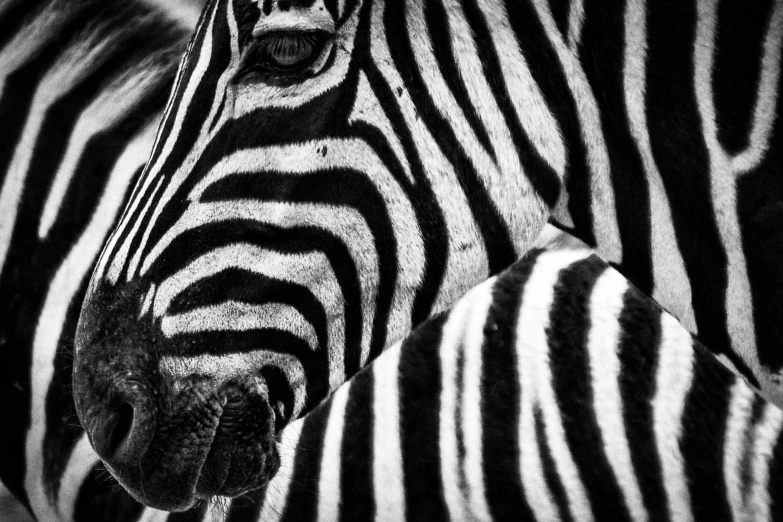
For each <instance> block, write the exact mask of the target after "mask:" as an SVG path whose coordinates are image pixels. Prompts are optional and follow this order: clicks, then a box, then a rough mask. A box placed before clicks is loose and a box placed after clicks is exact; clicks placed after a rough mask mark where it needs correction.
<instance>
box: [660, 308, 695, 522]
mask: <svg viewBox="0 0 783 522" xmlns="http://www.w3.org/2000/svg"><path fill="white" fill-rule="evenodd" d="M692 379H693V344H692V340H691V336H690V334H689V333H688V332H687V331H686V330H685V329H684V328H683V327H682V326H681V325H680V323H678V322H677V320H676V319H674V318H673V317H672V316H670V315H669V314H667V313H663V314H662V315H661V348H660V355H659V360H658V375H657V378H656V393H655V398H653V431H654V433H655V446H656V449H657V451H658V456H659V457H660V460H661V468H662V472H663V477H662V482H663V486H664V489H665V491H666V497H667V501H668V508H669V517H670V518H671V519H673V520H681V521H683V522H688V521H690V520H693V513H691V499H690V492H689V491H688V479H687V476H686V475H685V462H684V460H683V456H682V453H681V451H680V436H681V435H682V414H683V411H684V409H685V401H686V399H687V395H688V392H689V390H690V387H691V381H692Z"/></svg>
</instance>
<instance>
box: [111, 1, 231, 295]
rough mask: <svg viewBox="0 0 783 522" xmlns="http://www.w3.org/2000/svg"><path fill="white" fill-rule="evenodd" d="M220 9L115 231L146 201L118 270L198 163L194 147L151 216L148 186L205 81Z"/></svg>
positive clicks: (116, 259)
mask: <svg viewBox="0 0 783 522" xmlns="http://www.w3.org/2000/svg"><path fill="white" fill-rule="evenodd" d="M217 4H218V2H215V3H214V4H213V5H217ZM216 13H217V8H213V10H212V15H211V17H210V18H209V26H208V27H207V28H206V29H205V30H206V34H205V36H204V41H203V45H202V47H201V49H200V51H201V54H200V55H199V56H198V60H197V62H196V66H195V67H194V69H193V72H192V73H191V76H190V79H189V81H188V84H187V85H186V86H185V92H184V93H183V95H182V97H181V98H180V103H179V105H178V106H177V112H176V113H175V114H174V116H173V117H174V122H173V123H172V126H171V131H170V133H169V135H168V140H167V141H166V143H164V144H163V149H162V150H161V152H160V154H159V155H158V157H157V160H156V161H155V164H154V165H152V166H150V165H147V168H146V169H145V172H144V174H143V177H144V184H143V185H142V187H141V190H139V191H138V193H137V194H136V197H135V198H134V199H133V200H132V201H131V202H130V203H129V205H128V210H127V211H126V213H125V215H124V217H123V219H122V220H121V221H120V223H119V225H117V230H116V231H115V237H116V238H117V239H119V238H120V237H121V236H122V234H123V233H124V232H125V229H126V228H127V227H128V225H129V224H130V219H131V217H132V216H133V213H134V212H135V211H136V209H137V207H138V205H139V204H140V203H142V202H144V203H145V205H144V212H143V213H141V214H140V215H139V216H138V217H136V219H135V221H134V222H133V223H132V224H133V231H132V233H131V234H128V236H127V237H126V238H125V241H124V244H123V245H122V246H121V248H120V250H119V251H118V252H116V253H114V254H113V256H112V265H116V266H117V268H116V272H117V273H119V272H121V271H122V269H123V268H124V267H125V264H126V263H127V262H128V259H127V256H128V254H129V251H130V243H132V242H133V240H134V239H135V238H136V234H137V231H138V228H139V225H140V223H141V222H145V223H147V229H146V230H145V232H144V234H143V236H142V241H143V242H144V243H146V238H147V237H148V236H149V233H150V229H151V228H152V226H153V225H154V224H155V222H156V221H157V218H158V216H159V214H160V212H161V211H162V206H163V205H165V204H166V203H167V202H168V200H169V199H171V197H172V196H173V195H174V192H175V191H176V190H177V189H178V188H179V186H180V185H181V184H182V182H183V181H184V180H185V177H186V176H187V175H188V173H189V172H190V168H191V167H192V166H193V163H195V159H194V158H193V156H194V152H196V151H191V152H190V154H188V157H187V158H186V161H185V162H183V164H182V165H181V166H180V168H179V169H178V170H177V172H176V173H175V174H174V176H173V178H172V179H171V180H170V181H169V185H168V187H167V190H166V191H165V192H164V194H163V197H162V199H161V201H160V202H159V203H158V206H157V207H156V209H155V211H154V212H153V215H152V217H151V218H149V217H147V211H148V209H149V207H150V204H151V203H152V200H153V194H148V193H147V189H148V188H149V186H150V184H151V183H152V182H153V181H155V180H156V178H157V184H158V186H159V185H160V183H161V182H162V181H163V177H162V176H161V175H160V168H161V167H162V166H163V164H164V163H165V162H166V161H167V160H168V157H169V155H170V154H171V152H172V150H173V149H174V144H175V143H176V142H177V137H178V136H179V135H180V133H181V131H182V123H183V120H184V119H185V114H186V113H187V110H188V107H189V106H190V102H191V100H192V99H193V96H194V95H195V92H196V88H197V87H198V85H199V84H200V83H201V79H202V78H203V76H204V73H205V72H206V70H207V67H208V66H209V62H210V60H211V58H212V42H211V33H212V28H213V26H214V23H215V14H216ZM169 117H171V116H170V115H167V119H168V118H169ZM163 123H164V122H161V125H163ZM197 143H198V141H197ZM199 152H200V151H199ZM155 192H157V189H156V190H155ZM111 246H112V248H113V247H114V244H112V245H111ZM139 252H140V250H139ZM129 270H130V269H129ZM112 282H116V279H115V280H113V281H112Z"/></svg>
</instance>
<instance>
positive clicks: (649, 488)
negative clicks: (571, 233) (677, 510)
mask: <svg viewBox="0 0 783 522" xmlns="http://www.w3.org/2000/svg"><path fill="white" fill-rule="evenodd" d="M619 322H620V332H621V333H620V342H619V343H618V356H619V359H620V396H621V397H622V399H623V417H624V420H625V431H626V435H627V437H628V446H629V448H630V449H631V461H632V463H633V467H634V471H635V472H636V478H637V480H638V481H639V489H640V491H641V493H642V497H643V499H644V507H645V509H646V510H647V512H648V513H649V514H650V520H666V518H667V517H668V511H667V508H666V506H667V500H666V493H665V491H664V489H663V480H662V479H663V471H662V469H661V463H660V461H659V460H658V456H657V452H656V451H651V450H650V448H655V447H656V445H655V433H654V431H653V426H654V418H653V400H654V398H655V392H656V386H657V385H656V375H657V373H656V372H657V366H658V355H659V351H660V343H661V311H660V309H658V308H657V307H656V306H655V305H654V304H653V302H652V301H651V300H650V299H649V298H648V297H647V296H645V295H643V294H642V293H641V292H639V290H637V289H636V288H633V287H630V288H629V289H628V290H627V291H626V292H625V296H624V305H623V310H622V313H621V314H620V318H619Z"/></svg>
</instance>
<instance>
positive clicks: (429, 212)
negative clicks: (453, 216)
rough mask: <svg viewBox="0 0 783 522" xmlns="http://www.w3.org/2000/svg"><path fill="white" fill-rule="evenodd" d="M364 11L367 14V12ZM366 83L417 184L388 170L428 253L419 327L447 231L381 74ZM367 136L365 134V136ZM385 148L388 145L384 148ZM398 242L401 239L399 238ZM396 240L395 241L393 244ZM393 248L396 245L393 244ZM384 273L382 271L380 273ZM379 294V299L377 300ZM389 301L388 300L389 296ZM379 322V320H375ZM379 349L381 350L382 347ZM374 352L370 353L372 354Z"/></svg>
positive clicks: (441, 264)
mask: <svg viewBox="0 0 783 522" xmlns="http://www.w3.org/2000/svg"><path fill="white" fill-rule="evenodd" d="M366 11H370V10H369V9H367V10H366ZM367 46H368V47H367V48H368V49H369V46H370V43H369V39H368V41H367ZM367 79H368V81H369V83H370V85H371V87H372V89H373V92H375V93H376V96H377V97H378V100H379V102H380V104H381V107H382V108H383V111H384V113H385V114H386V116H387V117H388V118H389V121H390V122H391V125H392V127H393V128H394V129H395V130H396V131H397V136H398V138H399V140H400V143H401V145H402V147H403V150H404V151H405V156H406V158H407V159H408V163H409V166H410V169H411V174H412V176H413V177H414V179H415V180H416V184H415V185H412V184H410V183H408V182H407V181H406V180H405V176H404V174H403V173H402V166H401V165H400V166H398V167H397V168H391V169H390V170H391V172H392V173H395V179H397V181H398V182H399V183H400V186H402V187H403V190H404V191H405V195H406V197H407V198H408V200H409V201H410V202H411V205H412V207H413V211H414V213H415V215H416V222H417V224H418V225H419V226H420V230H421V233H422V242H423V243H424V252H426V253H427V255H426V256H425V259H424V267H423V277H422V284H421V285H420V287H419V288H418V290H417V292H416V296H415V298H414V301H413V307H412V311H411V321H412V324H413V325H417V324H419V323H420V322H421V321H423V320H424V319H426V318H427V317H428V316H429V315H430V313H431V312H432V306H433V304H434V302H435V298H436V297H437V295H438V290H439V288H440V285H441V283H442V282H443V276H444V274H445V270H446V258H447V255H448V240H447V238H448V228H447V226H446V220H445V217H444V215H443V212H442V211H441V209H440V208H439V207H438V205H437V204H435V202H436V201H437V198H436V197H435V194H434V192H433V190H432V183H431V181H430V180H429V178H428V177H427V175H428V172H427V171H426V170H425V169H424V167H423V165H422V164H421V158H420V157H419V156H418V153H417V152H416V145H415V141H416V140H415V137H414V136H413V134H412V132H411V130H410V129H409V128H408V127H407V126H406V125H405V120H404V118H403V116H402V113H401V112H400V109H399V107H398V106H397V102H396V100H395V95H394V93H393V92H392V91H391V89H389V87H388V85H386V83H385V81H384V80H383V78H382V76H381V73H380V71H378V70H377V69H375V68H374V67H373V66H368V70H367ZM354 127H355V129H356V130H357V131H361V130H363V131H364V132H365V133H367V132H368V129H367V127H360V126H359V125H355V126H354ZM366 135H367V134H365V136H366ZM370 136H371V138H374V139H369V140H367V142H368V143H370V144H372V145H373V147H374V148H375V150H376V152H378V153H379V156H380V158H381V160H382V161H383V162H384V164H385V165H388V166H390V167H393V166H395V165H397V161H396V160H395V161H394V162H391V161H390V159H391V158H392V157H394V154H393V153H392V152H391V151H390V150H389V151H388V152H386V153H385V154H382V150H381V149H380V148H379V145H380V144H382V143H386V142H385V139H386V138H385V137H384V138H383V141H382V140H381V139H380V138H381V136H380V132H377V131H375V132H373V133H372V134H371V135H370ZM387 147H388V145H387ZM399 239H400V240H401V239H403V238H399ZM396 240H397V238H395V241H396ZM395 246H396V243H395ZM390 262H391V259H389V258H386V259H385V260H384V262H383V263H382V264H381V267H384V266H385V265H389V264H390ZM394 268H395V272H396V269H397V262H396V259H394ZM383 272H384V270H382V273H383ZM380 295H381V294H380V293H379V298H380ZM389 298H391V296H389ZM378 318H379V320H380V319H381V318H382V316H380V315H379V316H378ZM381 348H382V347H381ZM375 353H376V350H374V351H373V354H375Z"/></svg>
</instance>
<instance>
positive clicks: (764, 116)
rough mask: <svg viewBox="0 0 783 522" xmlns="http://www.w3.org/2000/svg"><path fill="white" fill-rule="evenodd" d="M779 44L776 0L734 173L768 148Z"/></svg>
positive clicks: (780, 15) (781, 20) (780, 9)
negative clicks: (753, 103) (748, 127)
mask: <svg viewBox="0 0 783 522" xmlns="http://www.w3.org/2000/svg"><path fill="white" fill-rule="evenodd" d="M781 46H783V2H781V1H780V0H776V2H775V5H774V7H773V8H772V15H771V16H770V19H769V26H768V29H767V34H766V37H765V38H764V50H763V55H762V58H761V74H760V78H759V91H758V94H757V96H756V106H755V107H754V109H753V123H752V127H751V131H750V137H749V139H748V148H747V149H746V150H744V151H742V153H740V154H738V155H737V156H735V157H734V159H733V160H732V164H731V168H732V170H734V172H736V173H737V174H739V173H743V172H748V171H750V170H751V169H753V168H755V167H756V166H757V165H758V163H759V162H761V160H762V159H763V157H764V154H765V153H766V152H767V151H768V150H769V145H770V143H769V140H770V138H771V137H772V125H773V124H774V122H775V119H776V118H778V117H779V111H778V109H777V101H778V96H779V94H780V93H779V92H778V81H779V80H780V64H781V61H783V60H781Z"/></svg>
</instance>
